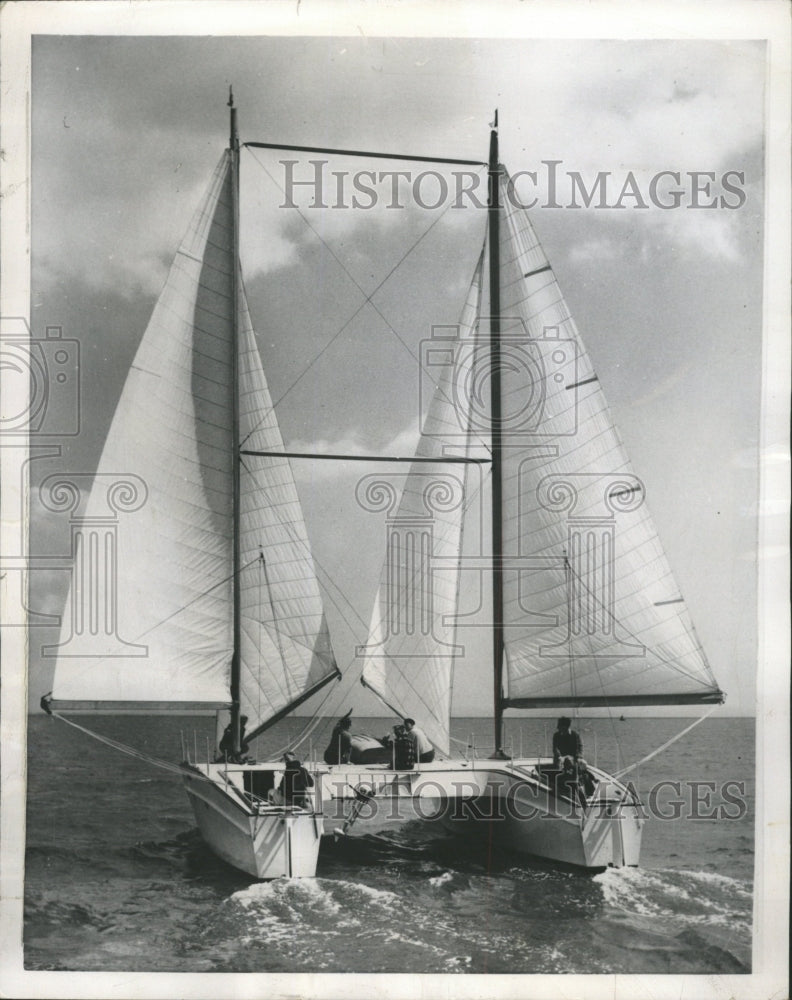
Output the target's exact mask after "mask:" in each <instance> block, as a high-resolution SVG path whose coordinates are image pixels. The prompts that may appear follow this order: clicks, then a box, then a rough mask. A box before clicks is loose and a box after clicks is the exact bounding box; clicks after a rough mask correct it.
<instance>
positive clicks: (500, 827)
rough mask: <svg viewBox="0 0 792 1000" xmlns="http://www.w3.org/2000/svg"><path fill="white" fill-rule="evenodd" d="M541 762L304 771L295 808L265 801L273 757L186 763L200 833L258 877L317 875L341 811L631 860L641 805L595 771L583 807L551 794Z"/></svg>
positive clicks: (598, 861)
mask: <svg viewBox="0 0 792 1000" xmlns="http://www.w3.org/2000/svg"><path fill="white" fill-rule="evenodd" d="M548 763H549V762H548V761H539V760H536V759H533V760H520V761H467V760H455V761H438V762H435V763H432V764H421V765H420V766H419V767H418V768H416V769H415V770H413V771H393V770H391V769H389V768H384V767H382V766H381V765H370V766H365V765H360V764H341V765H337V766H331V767H327V766H324V765H322V766H320V767H318V768H316V769H312V768H309V770H311V772H312V774H313V776H314V782H315V784H314V788H313V789H312V791H311V794H310V796H309V798H308V799H307V800H306V802H305V804H304V805H302V806H281V805H274V804H272V803H270V802H269V801H268V795H267V791H268V789H270V788H277V786H278V785H279V783H280V779H281V776H282V773H283V765H281V764H275V763H270V764H253V765H232V766H231V767H226V765H224V764H209V765H201V766H200V767H190V766H185V771H184V781H185V785H186V789H187V795H188V797H189V799H190V803H191V805H192V808H193V812H194V814H195V819H196V823H197V825H198V828H199V830H200V832H201V836H202V837H203V839H204V840H205V841H206V843H207V844H208V845H209V846H210V847H211V848H212V850H213V851H214V852H215V854H217V855H218V856H219V857H220V858H222V859H223V860H224V861H226V862H228V863H229V864H231V865H233V866H234V867H235V868H239V869H241V870H242V871H244V872H247V873H248V874H250V875H253V876H254V877H256V878H260V879H270V878H279V877H282V876H286V877H291V878H310V877H313V876H314V875H315V874H316V865H317V860H318V857H319V845H320V842H321V837H322V834H323V832H327V833H332V832H333V831H334V830H337V829H338V827H339V826H341V825H342V823H343V822H344V820H345V818H347V819H348V818H349V817H350V815H353V816H354V815H355V813H357V816H356V817H355V821H356V822H358V823H360V824H361V826H363V827H364V828H365V827H367V828H368V829H369V830H370V829H371V827H372V825H374V826H375V827H380V826H382V825H388V824H391V823H394V822H401V821H404V820H406V819H412V818H420V819H423V820H426V821H434V822H438V823H442V825H443V827H444V829H445V830H449V831H452V832H456V833H461V834H463V835H464V836H477V835H486V836H492V837H493V839H494V842H495V843H496V844H497V845H499V846H500V847H502V848H504V849H506V850H510V851H515V852H517V853H521V854H526V855H531V856H533V857H538V858H544V859H547V860H550V861H554V862H560V863H562V864H567V865H574V866H577V867H579V868H583V869H590V870H601V869H603V868H607V867H610V866H612V867H622V866H626V865H637V864H638V859H639V854H640V845H641V832H642V828H643V823H644V818H643V810H642V808H641V805H640V803H639V802H638V800H637V799H636V798H635V796H634V794H633V793H632V791H631V790H630V789H628V788H627V787H626V786H624V785H622V784H621V783H620V782H618V781H617V780H616V779H614V778H612V777H611V776H609V775H608V774H606V773H605V772H602V771H598V770H597V769H595V768H591V769H590V770H591V771H592V773H593V774H594V776H595V778H596V779H597V780H598V785H597V789H596V791H595V793H594V795H593V796H592V798H591V799H590V800H589V802H587V803H586V805H585V806H581V805H580V804H578V803H572V802H571V801H570V800H568V799H565V798H562V797H556V796H555V795H554V794H553V792H552V791H551V789H550V787H549V786H548V785H547V784H546V783H544V782H543V781H542V780H541V777H540V775H539V773H538V770H537V768H538V766H539V765H540V764H542V765H543V766H547V765H548Z"/></svg>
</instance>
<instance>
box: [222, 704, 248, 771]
mask: <svg viewBox="0 0 792 1000" xmlns="http://www.w3.org/2000/svg"><path fill="white" fill-rule="evenodd" d="M247 720H248V717H247V716H246V715H243V716H241V717H240V719H239V753H235V752H234V723H233V721H231V722H229V723H228V725H227V726H226V727H225V729H224V730H223V735H222V737H221V738H220V748H219V749H220V757H219V759H220V760H221V761H222V760H225V761H228V763H230V764H243V763H244V762H245V758H246V757H247V752H248V750H249V749H250V744H249V743H247V742H246V741H245V725H246V724H247Z"/></svg>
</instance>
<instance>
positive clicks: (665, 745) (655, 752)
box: [613, 705, 719, 778]
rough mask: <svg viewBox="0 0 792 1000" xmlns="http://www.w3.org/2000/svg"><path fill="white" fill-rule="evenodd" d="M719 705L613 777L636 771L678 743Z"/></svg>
mask: <svg viewBox="0 0 792 1000" xmlns="http://www.w3.org/2000/svg"><path fill="white" fill-rule="evenodd" d="M718 707H719V706H718V705H713V706H712V708H710V710H709V711H708V712H705V713H704V715H702V716H701V717H700V718H698V719H696V720H695V722H693V723H691V725H689V726H687V727H686V728H685V729H683V730H682V732H681V733H677V735H676V736H672V737H671V739H670V740H666V742H665V743H663V745H662V746H659V747H658V748H657V749H656V750H653V751H652V752H651V753H649V754H647V755H646V756H645V757H642V758H641V759H640V760H638V761H636V762H635V763H634V764H630V765H629V767H623V768H622V769H621V771H616V772H615V774H614V775H613V777H614V778H621V777H623V775H625V774H629V773H630V771H634V770H635V769H636V767H640V766H641V764H645V763H646V762H647V761H648V760H651V759H652V757H656V756H657V755H658V754H659V753H662V752H663V750H667V749H668V748H669V747H670V746H671V745H672V744H673V743H676V741H677V740H681V739H682V737H683V736H685V735H686V734H687V733H689V732H690V730H691V729H695V727H696V726H697V725H698V724H699V723H700V722H703V721H704V720H705V719H707V718H709V716H710V715H712V713H713V712H714V711H715V709H716V708H718Z"/></svg>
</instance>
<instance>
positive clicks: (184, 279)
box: [48, 152, 335, 729]
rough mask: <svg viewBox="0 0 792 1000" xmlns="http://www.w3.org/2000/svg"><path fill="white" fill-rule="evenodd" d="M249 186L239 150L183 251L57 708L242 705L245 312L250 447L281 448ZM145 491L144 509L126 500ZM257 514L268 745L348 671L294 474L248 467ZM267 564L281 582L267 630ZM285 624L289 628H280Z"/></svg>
mask: <svg viewBox="0 0 792 1000" xmlns="http://www.w3.org/2000/svg"><path fill="white" fill-rule="evenodd" d="M232 184H233V171H232V165H231V158H230V154H229V153H228V152H227V153H225V154H224V156H223V157H222V159H221V161H220V163H219V165H218V167H217V168H216V170H215V172H214V175H213V178H212V181H211V183H210V185H209V188H208V191H207V193H206V195H205V197H204V199H203V200H202V202H201V204H200V206H199V208H198V210H197V211H196V213H195V215H194V217H193V219H192V222H191V224H190V226H189V229H188V231H187V234H186V235H185V237H184V240H183V241H182V243H181V246H180V247H179V250H178V252H177V253H176V257H175V260H174V262H173V265H172V267H171V269H170V272H169V274H168V278H167V280H166V283H165V286H164V289H163V291H162V293H161V295H160V297H159V299H158V301H157V303H156V305H155V308H154V311H153V314H152V317H151V320H150V322H149V324H148V327H147V328H146V331H145V333H144V336H143V339H142V341H141V344H140V347H139V348H138V351H137V354H136V355H135V358H134V361H133V363H132V366H131V369H130V372H129V375H128V377H127V380H126V383H125V385H124V387H123V390H122V393H121V397H120V400H119V403H118V407H117V409H116V413H115V416H114V418H113V421H112V424H111V427H110V431H109V433H108V436H107V440H106V443H105V446H104V450H103V453H102V456H101V459H100V462H99V466H98V469H97V473H96V476H95V478H94V486H93V489H92V490H91V493H90V496H89V498H88V500H87V503H86V505H85V510H84V511H82V510H81V511H80V515H81V516H80V518H79V520H78V521H77V522H76V524H77V527H76V530H75V533H74V543H73V544H74V554H75V569H74V573H73V579H72V587H71V590H70V593H69V597H68V601H67V606H66V611H65V615H64V620H63V627H62V631H61V637H60V642H59V643H58V645H57V646H55V647H51V648H50V649H49V651H48V652H49V655H54V656H56V657H57V661H56V665H55V681H54V685H53V704H54V705H55V707H56V708H69V707H72V708H86V707H94V708H109V707H112V708H113V709H114V710H121V711H123V710H124V709H125V708H126V709H129V710H134V709H141V708H147V709H154V708H157V709H160V708H164V709H168V708H170V709H175V708H182V709H184V708H209V707H221V706H227V705H228V704H229V703H230V665H231V658H232V653H233V573H234V565H233V527H234V526H233V462H234V440H233V437H234V428H233V404H234V393H233V372H234V360H233V352H234V341H235V338H234V333H233V331H234V323H235V316H236V314H238V315H239V325H240V331H239V362H238V369H239V386H240V391H239V396H240V432H241V434H240V436H241V437H243V436H247V437H248V438H249V442H248V444H252V446H254V447H256V446H262V445H266V446H267V447H271V448H272V449H273V450H277V449H280V450H282V444H281V439H280V435H279V433H278V431H277V426H276V424H275V418H274V415H273V412H272V402H271V399H270V396H269V392H268V389H267V385H266V381H265V378H264V373H263V370H262V367H261V361H260V358H259V355H258V349H257V347H256V342H255V337H254V334H253V328H252V324H251V321H250V316H249V313H248V309H247V304H246V302H245V296H244V290H243V289H242V288H241V287H240V288H239V289H237V305H236V308H235V304H234V298H235V296H234V273H235V268H234V266H233V254H234V238H233V229H234V225H233V198H232ZM259 420H261V424H260V425H258V421H259ZM251 461H259V460H251ZM262 461H263V460H262ZM115 481H118V482H122V483H124V484H127V485H125V486H123V487H122V492H121V494H119V495H120V496H121V499H122V500H125V502H126V507H127V510H128V511H130V512H129V513H119V514H118V515H117V517H116V518H115V521H114V522H113V530H112V533H110V534H108V533H107V531H106V530H105V529H102V527H101V526H102V523H103V521H104V523H106V522H107V520H108V518H107V514H108V500H109V498H110V495H111V492H112V490H113V489H116V493H117V494H118V488H117V487H113V485H112V483H113V482H115ZM108 483H109V484H110V486H109V487H108ZM130 483H131V484H135V485H136V488H137V492H138V493H139V494H140V496H138V497H137V499H136V501H135V502H132V500H131V499H130V497H129V496H128V495H126V494H124V493H123V490H126V491H127V494H128V493H129V492H130V486H129V484H130ZM262 487H263V488H264V489H263V492H262V493H261V494H260V495H259V492H258V491H259V490H261V489H262ZM240 499H241V525H240V532H241V549H242V556H241V566H242V571H241V573H242V576H241V598H242V600H241V604H242V614H243V622H242V626H243V627H242V633H243V639H242V647H243V648H242V651H241V661H242V679H241V701H242V707H243V711H245V710H246V714H248V716H249V717H250V721H249V729H252V728H253V724H254V723H255V724H258V723H260V722H261V721H263V719H264V718H265V717H267V716H268V715H271V714H273V713H274V712H277V711H278V710H281V709H283V708H284V707H285V706H286V705H287V704H288V703H289V702H290V701H292V700H293V699H294V698H296V697H298V696H299V694H301V693H304V690H305V687H306V685H311V684H312V683H313V682H314V681H316V680H317V679H318V675H319V673H320V669H324V668H325V667H327V671H328V672H334V671H335V665H334V663H333V662H332V656H331V654H329V653H328V651H329V639H328V636H327V629H326V625H325V624H324V618H323V615H322V613H321V605H320V603H319V597H318V586H317V584H316V581H315V579H313V583H312V585H311V584H309V583H306V580H305V577H306V572H307V570H306V566H310V568H311V572H312V571H313V567H312V564H311V563H310V554H309V553H308V554H307V555H306V550H307V539H306V536H305V528H304V525H303V524H302V518H301V515H300V514H299V503H298V501H297V497H296V491H295V487H294V481H293V479H292V476H291V470H290V469H289V468H288V463H287V462H285V460H282V461H278V460H270V461H269V464H268V466H267V470H266V471H264V472H262V470H261V468H258V467H253V468H251V467H249V466H248V465H245V466H243V467H242V469H241V473H240ZM267 505H271V506H272V507H273V508H274V509H275V513H270V514H268V513H267V512H266V508H267ZM132 511H133V512H132ZM103 530H104V534H102V531H103ZM278 532H281V535H280V536H279V534H278ZM286 538H288V543H287V544H282V543H284V542H285V539H286ZM287 550H288V551H287ZM261 552H263V553H264V555H263V556H260V553H261ZM289 553H290V554H289ZM261 558H266V559H267V562H268V571H269V575H270V590H269V591H268V594H267V608H268V609H269V610H265V612H264V614H263V616H262V614H261V613H260V606H261V602H260V582H259V577H258V574H257V572H256V565H257V562H258V561H259V560H260V559H261ZM286 563H291V564H292V565H293V566H294V567H295V571H294V573H293V574H292V575H289V573H285V574H284V572H283V566H284V565H285V564H286ZM284 594H285V595H286V596H285V597H284V596H282V595H284ZM100 606H101V609H100V610H102V611H103V612H104V614H103V615H102V614H98V615H97V614H95V611H96V609H97V608H100ZM273 617H277V618H278V619H283V621H282V623H281V624H280V625H279V626H278V628H275V627H274V625H273V624H272V622H273ZM262 618H263V621H264V623H265V624H263V625H262V624H261V619H262ZM306 647H310V649H311V650H312V652H311V653H310V655H307V654H306V653H305V649H306ZM328 658H329V659H328ZM320 663H321V664H322V666H321V668H320ZM287 673H289V674H290V676H289V677H288V679H285V675H286V674H287ZM258 713H261V714H258Z"/></svg>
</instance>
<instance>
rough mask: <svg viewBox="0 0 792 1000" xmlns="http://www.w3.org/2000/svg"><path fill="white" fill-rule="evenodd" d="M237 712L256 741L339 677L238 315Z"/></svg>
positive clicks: (296, 509) (246, 325)
mask: <svg viewBox="0 0 792 1000" xmlns="http://www.w3.org/2000/svg"><path fill="white" fill-rule="evenodd" d="M240 325H241V328H240V442H241V450H242V452H243V454H242V455H241V461H242V469H241V477H240V478H241V483H240V489H241V511H240V549H241V554H240V564H241V595H240V597H241V614H242V644H241V657H240V659H241V676H240V706H241V710H242V713H243V714H245V715H247V716H248V720H249V721H248V732H249V734H250V735H253V734H254V733H255V732H256V730H259V731H261V729H262V728H263V727H264V725H265V724H266V723H268V722H271V721H273V720H274V719H275V718H276V717H280V716H281V715H283V714H285V712H286V711H287V710H288V709H289V708H290V707H292V706H294V705H296V704H298V703H300V702H302V701H304V700H305V699H306V698H307V697H309V696H310V694H312V693H313V692H314V691H316V690H318V688H320V687H321V686H322V685H323V684H324V683H325V682H327V681H330V680H331V679H332V678H334V677H336V676H339V671H338V667H337V666H336V661H335V657H334V655H333V650H332V646H331V644H330V634H329V631H328V628H327V622H326V619H325V614H324V609H323V606H322V598H321V594H320V591H319V585H318V582H317V579H316V570H315V566H314V562H313V558H312V555H311V549H310V545H309V541H308V533H307V530H306V527H305V521H304V520H303V515H302V509H301V507H300V500H299V496H298V494H297V487H296V485H295V482H294V476H293V474H292V468H291V465H290V462H289V459H288V458H282V457H278V456H277V455H254V454H251V452H276V453H277V452H283V450H284V448H283V440H282V437H281V432H280V428H279V427H278V423H277V420H276V418H275V410H274V408H273V405H272V399H271V398H270V394H269V390H268V388H267V383H266V380H265V378H264V372H263V369H262V366H261V359H260V357H259V352H258V348H257V346H256V340H255V336H254V334H253V325H252V323H251V320H250V315H249V313H248V310H247V306H246V305H245V304H244V301H243V308H242V310H241V316H240Z"/></svg>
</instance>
